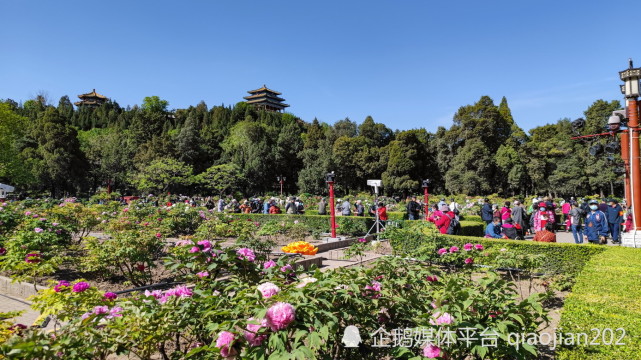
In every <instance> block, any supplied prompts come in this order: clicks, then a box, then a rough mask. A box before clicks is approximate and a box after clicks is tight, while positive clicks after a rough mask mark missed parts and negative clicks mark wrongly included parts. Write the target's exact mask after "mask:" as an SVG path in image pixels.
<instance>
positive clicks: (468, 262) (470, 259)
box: [465, 258, 474, 264]
mask: <svg viewBox="0 0 641 360" xmlns="http://www.w3.org/2000/svg"><path fill="white" fill-rule="evenodd" d="M465 263H466V264H472V263H474V259H472V258H467V259H465Z"/></svg>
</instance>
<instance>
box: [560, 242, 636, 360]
mask: <svg viewBox="0 0 641 360" xmlns="http://www.w3.org/2000/svg"><path fill="white" fill-rule="evenodd" d="M640 299H641V249H629V248H621V247H609V248H607V250H606V251H604V252H603V253H601V254H598V255H596V256H594V257H593V258H592V259H591V260H590V261H589V262H588V263H587V264H586V266H585V268H584V270H583V272H582V273H581V274H580V275H579V276H578V277H577V278H576V283H575V285H574V287H573V288H572V293H571V294H570V295H569V296H568V297H567V298H566V300H565V306H564V308H563V311H562V313H561V323H560V330H559V332H563V333H583V332H584V333H587V334H588V336H589V338H590V340H592V338H593V337H594V336H595V335H596V333H597V332H596V330H595V331H593V330H592V329H599V330H600V331H601V332H603V329H605V328H609V329H612V330H615V331H614V334H615V341H616V340H617V339H618V338H619V337H620V335H621V331H616V329H624V330H625V334H626V336H625V338H624V339H623V340H622V342H624V343H625V345H623V346H615V345H592V346H575V347H571V348H570V347H568V348H563V349H560V350H559V351H558V352H557V358H558V359H564V360H579V359H641V306H639V301H640ZM606 340H607V342H609V340H610V339H609V335H608V336H606ZM599 342H600V343H601V344H603V343H604V340H603V339H599Z"/></svg>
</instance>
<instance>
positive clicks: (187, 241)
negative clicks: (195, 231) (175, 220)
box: [176, 240, 193, 246]
mask: <svg viewBox="0 0 641 360" xmlns="http://www.w3.org/2000/svg"><path fill="white" fill-rule="evenodd" d="M191 244H193V242H192V241H191V240H178V241H176V246H185V245H191Z"/></svg>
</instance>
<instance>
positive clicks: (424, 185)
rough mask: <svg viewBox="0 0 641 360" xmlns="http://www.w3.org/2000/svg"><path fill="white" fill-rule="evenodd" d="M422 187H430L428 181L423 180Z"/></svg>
mask: <svg viewBox="0 0 641 360" xmlns="http://www.w3.org/2000/svg"><path fill="white" fill-rule="evenodd" d="M422 185H423V187H424V188H426V187H429V186H430V179H425V180H423V182H422Z"/></svg>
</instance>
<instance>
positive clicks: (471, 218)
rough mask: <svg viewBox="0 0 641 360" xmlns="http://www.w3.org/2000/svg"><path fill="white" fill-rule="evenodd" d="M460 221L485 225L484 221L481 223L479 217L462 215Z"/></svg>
mask: <svg viewBox="0 0 641 360" xmlns="http://www.w3.org/2000/svg"><path fill="white" fill-rule="evenodd" d="M462 220H465V221H474V222H478V223H483V224H485V221H483V220H482V219H481V217H480V216H479V215H463V217H462Z"/></svg>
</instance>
